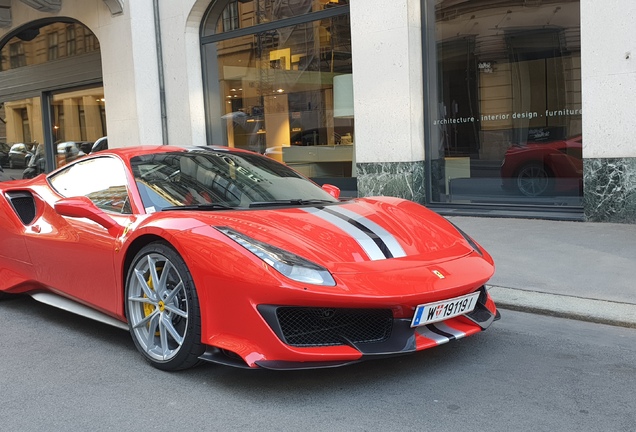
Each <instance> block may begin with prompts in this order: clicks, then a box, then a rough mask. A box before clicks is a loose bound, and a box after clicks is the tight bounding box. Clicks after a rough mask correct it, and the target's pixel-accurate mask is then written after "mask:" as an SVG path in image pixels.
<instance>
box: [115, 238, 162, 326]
mask: <svg viewBox="0 0 636 432" xmlns="http://www.w3.org/2000/svg"><path fill="white" fill-rule="evenodd" d="M156 241H160V242H163V243H166V244H168V245H170V246H171V247H172V248H174V246H173V245H172V244H171V243H170V242H169V241H168V240H166V239H165V238H163V237H161V236H159V235H157V234H144V235H141V236H139V237H137V238H136V239H134V240H133V241H132V243H131V244H130V245H129V246H128V248H127V249H126V255H125V256H124V265H123V266H122V272H121V275H120V278H121V302H120V305H119V306H120V307H121V311H122V315H123V314H124V310H125V307H126V306H125V302H126V299H125V296H126V294H125V293H126V278H127V277H128V270H129V269H130V266H131V265H132V262H133V260H134V259H135V256H137V254H138V253H139V251H140V250H142V249H143V248H144V247H145V246H147V245H149V244H150V243H153V242H156Z"/></svg>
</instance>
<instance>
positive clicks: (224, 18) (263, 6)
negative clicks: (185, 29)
mask: <svg viewBox="0 0 636 432" xmlns="http://www.w3.org/2000/svg"><path fill="white" fill-rule="evenodd" d="M347 5H349V0H296V1H281V0H240V1H237V0H232V1H230V2H229V4H228V5H227V6H226V7H225V9H224V10H223V12H222V15H221V17H220V19H219V20H217V21H212V20H211V21H209V22H205V23H204V31H203V35H204V36H205V35H209V34H219V33H223V32H227V31H231V30H236V29H238V28H246V27H251V26H256V25H259V24H265V23H271V22H275V21H280V20H283V19H287V18H293V17H298V16H302V15H306V14H308V13H312V12H318V11H322V10H326V9H331V8H334V7H338V6H347Z"/></svg>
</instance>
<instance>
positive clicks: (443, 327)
mask: <svg viewBox="0 0 636 432" xmlns="http://www.w3.org/2000/svg"><path fill="white" fill-rule="evenodd" d="M435 327H437V328H438V329H439V330H441V331H443V332H444V333H448V334H450V335H453V336H455V339H461V338H463V337H464V336H466V333H464V332H463V331H459V330H457V329H454V328H452V327H449V326H447V325H446V324H444V323H443V322H438V323H435Z"/></svg>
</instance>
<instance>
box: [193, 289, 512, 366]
mask: <svg viewBox="0 0 636 432" xmlns="http://www.w3.org/2000/svg"><path fill="white" fill-rule="evenodd" d="M479 291H480V296H479V299H478V302H477V306H476V307H475V309H474V310H473V311H472V312H470V313H469V314H466V315H461V316H458V317H455V318H451V319H448V320H446V321H442V322H438V323H434V324H429V325H425V326H422V327H415V328H413V327H411V319H410V318H394V317H393V316H392V314H391V309H351V308H316V307H297V308H294V307H289V306H276V305H259V306H258V311H259V313H260V314H261V316H262V317H263V319H264V320H265V322H266V323H267V325H268V326H269V327H270V328H271V330H272V331H273V332H274V333H275V334H276V336H277V337H278V339H279V341H280V342H281V343H282V344H283V345H285V346H287V347H288V348H289V349H290V351H291V353H293V355H292V357H293V358H294V360H276V359H267V358H259V359H255V360H254V361H253V362H252V364H247V363H245V362H243V361H241V359H240V358H239V357H236V356H234V357H233V358H232V356H229V357H228V356H226V355H224V354H223V352H222V351H221V350H218V349H216V348H210V349H209V350H208V351H207V352H206V353H205V354H204V355H203V356H201V359H202V360H207V361H212V362H217V363H223V364H225V365H230V366H240V367H261V368H266V369H282V370H286V369H289V370H291V369H316V368H329V367H337V366H344V365H349V364H353V363H357V362H360V361H364V360H369V359H377V358H383V357H390V356H398V355H404V354H408V353H412V352H416V351H421V350H424V349H428V348H432V347H435V346H438V345H442V344H444V343H447V342H450V341H452V340H456V339H461V338H463V337H466V336H470V335H472V334H475V333H478V332H480V331H483V330H485V329H487V328H488V327H489V326H490V325H491V324H492V323H493V321H495V320H497V319H499V318H500V315H499V312H498V311H497V309H496V307H495V304H494V302H493V301H492V299H491V297H490V295H489V294H488V292H487V290H486V288H485V287H481V288H480V289H479ZM290 311H291V312H295V315H294V317H293V319H291V320H290V319H289V318H288V317H289V315H290ZM387 312H388V315H387ZM339 352H341V353H342V356H339V355H338V353H339ZM325 354H328V355H325ZM338 357H341V358H338Z"/></svg>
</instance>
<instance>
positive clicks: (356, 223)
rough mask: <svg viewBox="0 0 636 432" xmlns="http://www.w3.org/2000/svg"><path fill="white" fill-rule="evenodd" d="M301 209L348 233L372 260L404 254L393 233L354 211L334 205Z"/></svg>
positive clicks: (397, 256)
mask: <svg viewBox="0 0 636 432" xmlns="http://www.w3.org/2000/svg"><path fill="white" fill-rule="evenodd" d="M303 210H305V211H306V212H307V213H311V214H312V215H314V216H317V217H319V218H321V219H323V220H324V221H327V222H329V223H331V224H333V225H334V226H336V227H338V228H340V229H341V230H342V231H344V232H346V233H347V234H349V235H350V236H351V237H352V238H353V239H354V240H355V241H356V242H357V243H358V244H359V245H360V247H361V248H362V249H363V250H364V251H365V252H366V254H367V255H368V257H369V258H370V259H371V260H373V261H375V260H383V259H387V258H400V257H404V256H406V253H405V252H404V249H402V246H400V244H399V243H398V241H397V240H396V239H395V237H394V236H393V235H391V234H390V233H389V232H388V231H387V230H385V229H384V228H382V227H381V226H380V225H378V224H376V223H375V222H373V221H371V220H369V219H367V218H365V217H363V216H360V215H359V214H357V213H355V212H352V211H349V210H346V209H343V208H340V207H336V206H333V207H323V208H316V207H310V208H304V209H303Z"/></svg>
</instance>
